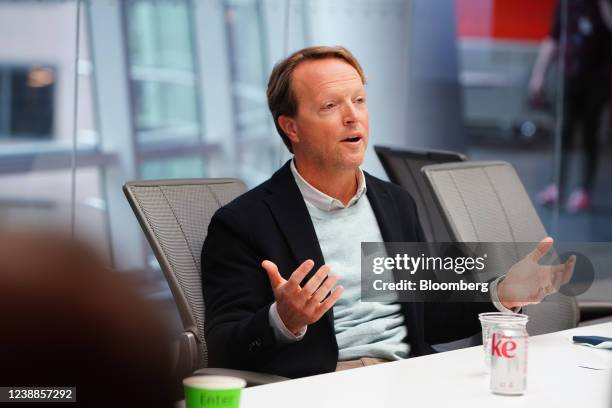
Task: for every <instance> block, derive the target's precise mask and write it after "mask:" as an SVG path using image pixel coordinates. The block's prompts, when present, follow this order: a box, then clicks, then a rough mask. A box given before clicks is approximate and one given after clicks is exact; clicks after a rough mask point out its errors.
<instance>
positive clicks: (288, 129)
mask: <svg viewBox="0 0 612 408" xmlns="http://www.w3.org/2000/svg"><path fill="white" fill-rule="evenodd" d="M278 125H279V126H280V128H281V129H283V132H285V134H286V135H287V137H288V138H289V140H290V141H291V142H292V143H298V142H299V141H300V138H299V136H298V132H297V124H296V123H295V119H293V118H291V117H289V116H286V115H280V116H279V117H278Z"/></svg>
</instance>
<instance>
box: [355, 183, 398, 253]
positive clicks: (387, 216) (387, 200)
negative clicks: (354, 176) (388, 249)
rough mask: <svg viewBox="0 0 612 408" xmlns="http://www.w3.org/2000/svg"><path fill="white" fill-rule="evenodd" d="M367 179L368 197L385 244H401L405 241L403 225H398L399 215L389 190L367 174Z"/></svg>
mask: <svg viewBox="0 0 612 408" xmlns="http://www.w3.org/2000/svg"><path fill="white" fill-rule="evenodd" d="M364 174H365V179H366V187H367V190H366V196H367V197H368V201H370V205H371V206H372V210H373V211H374V215H375V216H376V221H378V227H379V228H380V234H381V235H382V237H383V240H384V241H385V242H401V241H405V239H403V237H402V229H401V225H400V224H399V223H398V220H399V219H400V218H399V214H398V211H397V207H396V205H395V203H394V201H393V200H392V198H391V195H390V194H389V192H387V190H386V189H385V188H384V187H383V186H382V185H381V184H380V183H377V182H376V181H375V180H374V178H373V177H372V176H370V175H369V174H368V173H365V172H364Z"/></svg>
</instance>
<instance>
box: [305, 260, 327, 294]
mask: <svg viewBox="0 0 612 408" xmlns="http://www.w3.org/2000/svg"><path fill="white" fill-rule="evenodd" d="M329 271H330V267H329V266H328V265H323V266H322V267H320V268H319V270H318V271H317V273H315V274H314V276H313V277H312V278H310V279H309V280H308V283H306V285H304V288H303V291H304V292H305V294H306V295H307V296H312V294H313V293H314V292H315V291H316V290H317V288H318V287H319V286H320V285H321V282H323V279H325V277H326V276H327V275H328V274H329Z"/></svg>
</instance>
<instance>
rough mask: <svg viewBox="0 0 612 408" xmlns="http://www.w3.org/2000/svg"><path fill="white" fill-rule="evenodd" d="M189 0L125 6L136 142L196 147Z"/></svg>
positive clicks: (197, 125) (196, 108) (198, 125)
mask: <svg viewBox="0 0 612 408" xmlns="http://www.w3.org/2000/svg"><path fill="white" fill-rule="evenodd" d="M190 7H191V2H190V1H177V0H155V1H145V0H142V1H130V2H126V3H125V17H126V32H127V39H126V40H127V47H128V63H129V77H130V83H131V90H132V107H133V111H134V126H135V128H136V131H137V137H138V141H139V142H140V143H145V144H146V143H156V142H176V143H197V142H198V140H199V138H200V130H201V123H200V118H199V101H198V93H197V75H196V66H195V62H194V60H195V52H194V41H193V27H192V26H193V22H192V19H191V15H190Z"/></svg>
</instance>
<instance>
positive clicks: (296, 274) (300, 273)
mask: <svg viewBox="0 0 612 408" xmlns="http://www.w3.org/2000/svg"><path fill="white" fill-rule="evenodd" d="M313 266H314V262H313V261H312V260H311V259H307V260H305V261H304V262H302V264H301V265H300V266H298V268H297V269H296V270H295V271H293V273H292V274H291V277H290V278H289V282H291V283H292V284H293V285H296V286H299V284H300V282H302V281H303V280H304V278H305V277H306V275H308V272H310V270H311V269H312V267H313Z"/></svg>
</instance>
